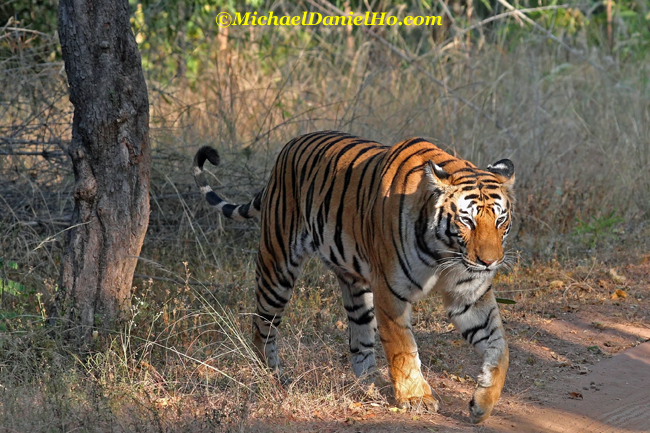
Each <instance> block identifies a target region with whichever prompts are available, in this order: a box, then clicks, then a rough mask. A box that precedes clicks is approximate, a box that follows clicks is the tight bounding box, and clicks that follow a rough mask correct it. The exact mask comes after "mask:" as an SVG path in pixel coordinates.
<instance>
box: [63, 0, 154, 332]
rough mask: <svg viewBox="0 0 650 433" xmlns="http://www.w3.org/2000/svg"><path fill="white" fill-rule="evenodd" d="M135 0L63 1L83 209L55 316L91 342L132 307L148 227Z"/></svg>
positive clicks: (73, 153)
mask: <svg viewBox="0 0 650 433" xmlns="http://www.w3.org/2000/svg"><path fill="white" fill-rule="evenodd" d="M129 16H130V12H129V5H128V1H127V0H93V1H85V0H61V1H60V3H59V38H60V40H61V47H62V52H63V60H64V61H65V69H66V72H67V76H68V83H69V85H70V101H71V102H72V104H73V105H74V108H75V111H74V120H73V126H72V142H71V144H70V147H69V150H68V152H69V154H70V157H71V158H72V163H73V167H74V174H75V188H74V198H75V209H74V214H73V220H72V228H71V229H70V230H69V231H68V238H67V245H66V250H65V253H64V258H63V263H62V270H61V289H60V292H59V293H58V295H57V300H56V305H55V309H54V311H53V313H54V314H53V315H54V316H59V317H62V318H64V319H66V320H65V322H66V323H68V324H70V327H71V328H73V329H76V330H78V331H79V332H78V333H77V335H78V336H79V337H81V339H82V341H85V342H88V341H89V338H90V336H91V335H92V331H93V329H99V330H108V329H110V328H112V327H113V326H114V325H115V323H116V320H119V319H120V317H121V313H122V312H123V311H125V310H126V309H128V306H129V303H130V297H131V283H132V279H133V272H134V271H135V266H136V262H137V259H136V258H135V256H138V255H139V254H140V248H141V247H142V242H143V240H144V235H145V232H146V231H147V226H148V223H149V171H150V167H151V152H150V148H149V102H148V97H147V88H146V84H145V81H144V76H143V73H142V65H141V59H140V53H139V52H138V47H137V44H136V42H135V38H134V36H133V33H132V31H131V26H130V23H129Z"/></svg>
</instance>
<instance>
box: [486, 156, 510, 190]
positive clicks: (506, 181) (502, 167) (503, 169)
mask: <svg viewBox="0 0 650 433" xmlns="http://www.w3.org/2000/svg"><path fill="white" fill-rule="evenodd" d="M487 170H488V171H489V172H490V173H492V174H493V175H495V176H496V178H497V180H498V181H499V182H501V184H502V185H503V186H505V187H507V188H510V187H512V186H513V185H514V184H515V165H514V164H513V163H512V161H510V160H509V159H502V160H500V161H497V162H495V163H494V164H492V165H488V166H487Z"/></svg>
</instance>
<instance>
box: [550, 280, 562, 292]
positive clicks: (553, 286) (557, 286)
mask: <svg viewBox="0 0 650 433" xmlns="http://www.w3.org/2000/svg"><path fill="white" fill-rule="evenodd" d="M562 287H564V281H560V280H555V281H551V282H550V283H549V284H548V288H549V289H551V290H555V289H561V288H562Z"/></svg>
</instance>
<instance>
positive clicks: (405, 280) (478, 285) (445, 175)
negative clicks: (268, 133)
mask: <svg viewBox="0 0 650 433" xmlns="http://www.w3.org/2000/svg"><path fill="white" fill-rule="evenodd" d="M206 159H207V160H209V161H210V162H211V163H213V164H217V163H218V161H219V158H218V155H217V152H216V151H215V150H214V149H211V148H208V147H204V148H202V149H200V150H199V152H198V153H197V154H196V157H195V158H194V174H195V178H196V182H197V184H198V186H199V188H201V191H202V192H203V194H204V195H205V197H206V199H207V201H208V203H210V204H211V205H213V206H215V207H216V208H217V209H218V210H219V211H221V212H223V214H224V215H225V216H227V217H230V218H236V219H242V218H250V217H253V216H257V215H260V217H261V239H260V248H259V252H258V255H257V272H256V283H257V287H256V291H255V296H256V298H257V311H256V313H257V314H256V315H255V317H254V319H253V341H254V344H255V347H256V348H257V350H258V351H259V354H260V356H261V357H262V358H263V359H264V360H265V361H266V363H267V365H268V366H269V368H271V369H272V370H275V371H277V372H278V373H279V371H280V365H279V359H278V355H277V351H276V347H277V345H276V336H277V327H278V326H279V324H280V321H281V319H282V314H283V311H284V308H285V306H286V305H287V303H288V302H289V300H290V298H291V295H292V288H293V285H294V283H295V281H296V279H297V278H298V277H299V275H300V272H301V266H302V264H303V262H304V260H305V258H306V257H307V256H308V255H310V254H316V255H318V256H319V257H320V259H321V260H322V261H323V262H324V263H325V264H326V265H327V267H328V268H329V269H331V270H332V271H333V272H334V273H335V274H336V276H337V279H338V281H339V284H340V286H341V290H342V292H343V305H344V307H345V310H346V312H347V316H348V323H349V343H350V352H351V358H352V368H353V370H354V373H355V374H356V375H357V376H358V377H362V376H367V375H370V376H369V377H371V378H373V377H377V374H376V372H377V364H376V361H375V350H374V343H375V333H376V331H377V330H379V336H380V340H381V342H382V346H383V348H384V351H385V353H386V357H387V359H388V363H389V371H390V376H391V381H392V383H393V387H394V390H395V397H396V399H397V400H398V401H399V402H400V403H401V404H403V405H416V406H420V405H424V406H426V408H428V409H429V410H433V411H435V410H437V409H438V403H437V401H436V399H435V398H434V397H433V395H432V392H431V388H430V387H429V385H428V384H427V382H426V381H425V379H424V377H423V376H422V373H421V370H420V360H419V357H418V352H417V346H416V343H415V340H414V338H413V333H412V330H411V305H412V303H413V302H415V301H417V300H419V299H421V298H422V297H423V296H425V295H427V294H428V293H429V292H431V291H432V290H435V291H437V292H439V293H440V294H441V295H442V299H443V302H444V305H445V308H446V311H447V313H448V317H449V318H450V320H451V321H452V322H453V323H454V325H455V326H456V327H457V328H458V329H459V331H460V332H461V335H462V336H463V338H464V339H465V340H467V342H468V343H470V344H471V345H473V346H474V348H475V349H476V350H477V351H478V352H479V354H481V355H482V356H483V369H482V373H481V375H480V377H479V379H478V388H477V390H476V392H475V394H474V397H473V398H472V400H471V402H470V417H471V419H472V421H473V422H480V421H482V420H484V419H485V418H487V417H488V416H489V415H490V413H491V411H492V408H493V407H494V404H495V403H496V401H497V399H498V398H499V395H500V393H501V388H502V387H503V383H504V380H505V375H506V370H507V368H508V345H507V343H506V341H505V339H504V332H503V327H502V324H501V318H500V315H499V309H498V307H497V304H496V301H495V297H494V294H493V293H492V290H491V281H492V279H493V277H494V275H495V273H496V271H497V269H498V268H499V267H500V266H501V265H502V263H503V262H504V252H503V243H504V240H505V238H506V236H507V234H508V232H509V230H510V227H511V214H512V203H513V200H512V199H511V197H510V195H511V188H512V185H513V183H514V167H513V164H512V162H510V161H509V160H501V161H499V162H497V163H495V164H494V165H492V166H488V168H487V170H481V169H478V168H476V167H475V166H474V165H472V164H471V163H470V162H467V161H464V160H462V159H458V158H455V157H453V156H451V155H449V154H447V153H445V152H443V151H442V150H440V149H439V148H437V147H436V146H434V145H433V144H431V143H430V142H428V141H426V140H424V139H421V138H413V139H410V140H406V141H404V142H401V143H399V144H397V145H395V146H393V147H388V146H383V145H381V144H379V143H375V142H372V141H368V140H364V139H362V138H358V137H353V136H351V135H348V134H344V133H341V132H333V131H324V132H316V133H312V134H307V135H303V136H301V137H298V138H295V139H294V140H292V141H290V142H289V143H288V144H287V145H286V146H285V147H284V149H282V151H281V152H280V154H279V156H278V159H277V161H276V164H275V167H274V169H273V172H272V174H271V178H270V180H269V182H268V184H267V186H266V188H265V189H264V190H263V191H262V192H261V193H260V194H258V195H257V196H256V197H255V198H254V199H253V200H252V201H251V202H249V203H247V204H244V205H239V206H237V205H232V204H229V203H227V202H225V201H224V200H223V199H222V198H220V197H219V196H218V195H217V194H215V193H214V192H213V191H212V189H211V188H210V187H209V186H208V183H207V182H206V180H205V177H204V175H203V171H202V167H203V163H204V162H205V160H206Z"/></svg>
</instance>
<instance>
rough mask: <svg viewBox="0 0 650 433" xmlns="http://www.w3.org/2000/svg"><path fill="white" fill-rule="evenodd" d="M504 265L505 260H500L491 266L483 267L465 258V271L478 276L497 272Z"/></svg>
mask: <svg viewBox="0 0 650 433" xmlns="http://www.w3.org/2000/svg"><path fill="white" fill-rule="evenodd" d="M502 263H503V259H499V260H497V261H496V262H494V263H492V264H490V265H482V264H479V263H475V262H473V261H471V260H469V259H468V258H467V257H463V265H464V266H465V269H467V270H468V271H470V272H472V273H476V274H482V273H489V272H493V271H496V270H497V269H499V268H500V267H501V264H502Z"/></svg>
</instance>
